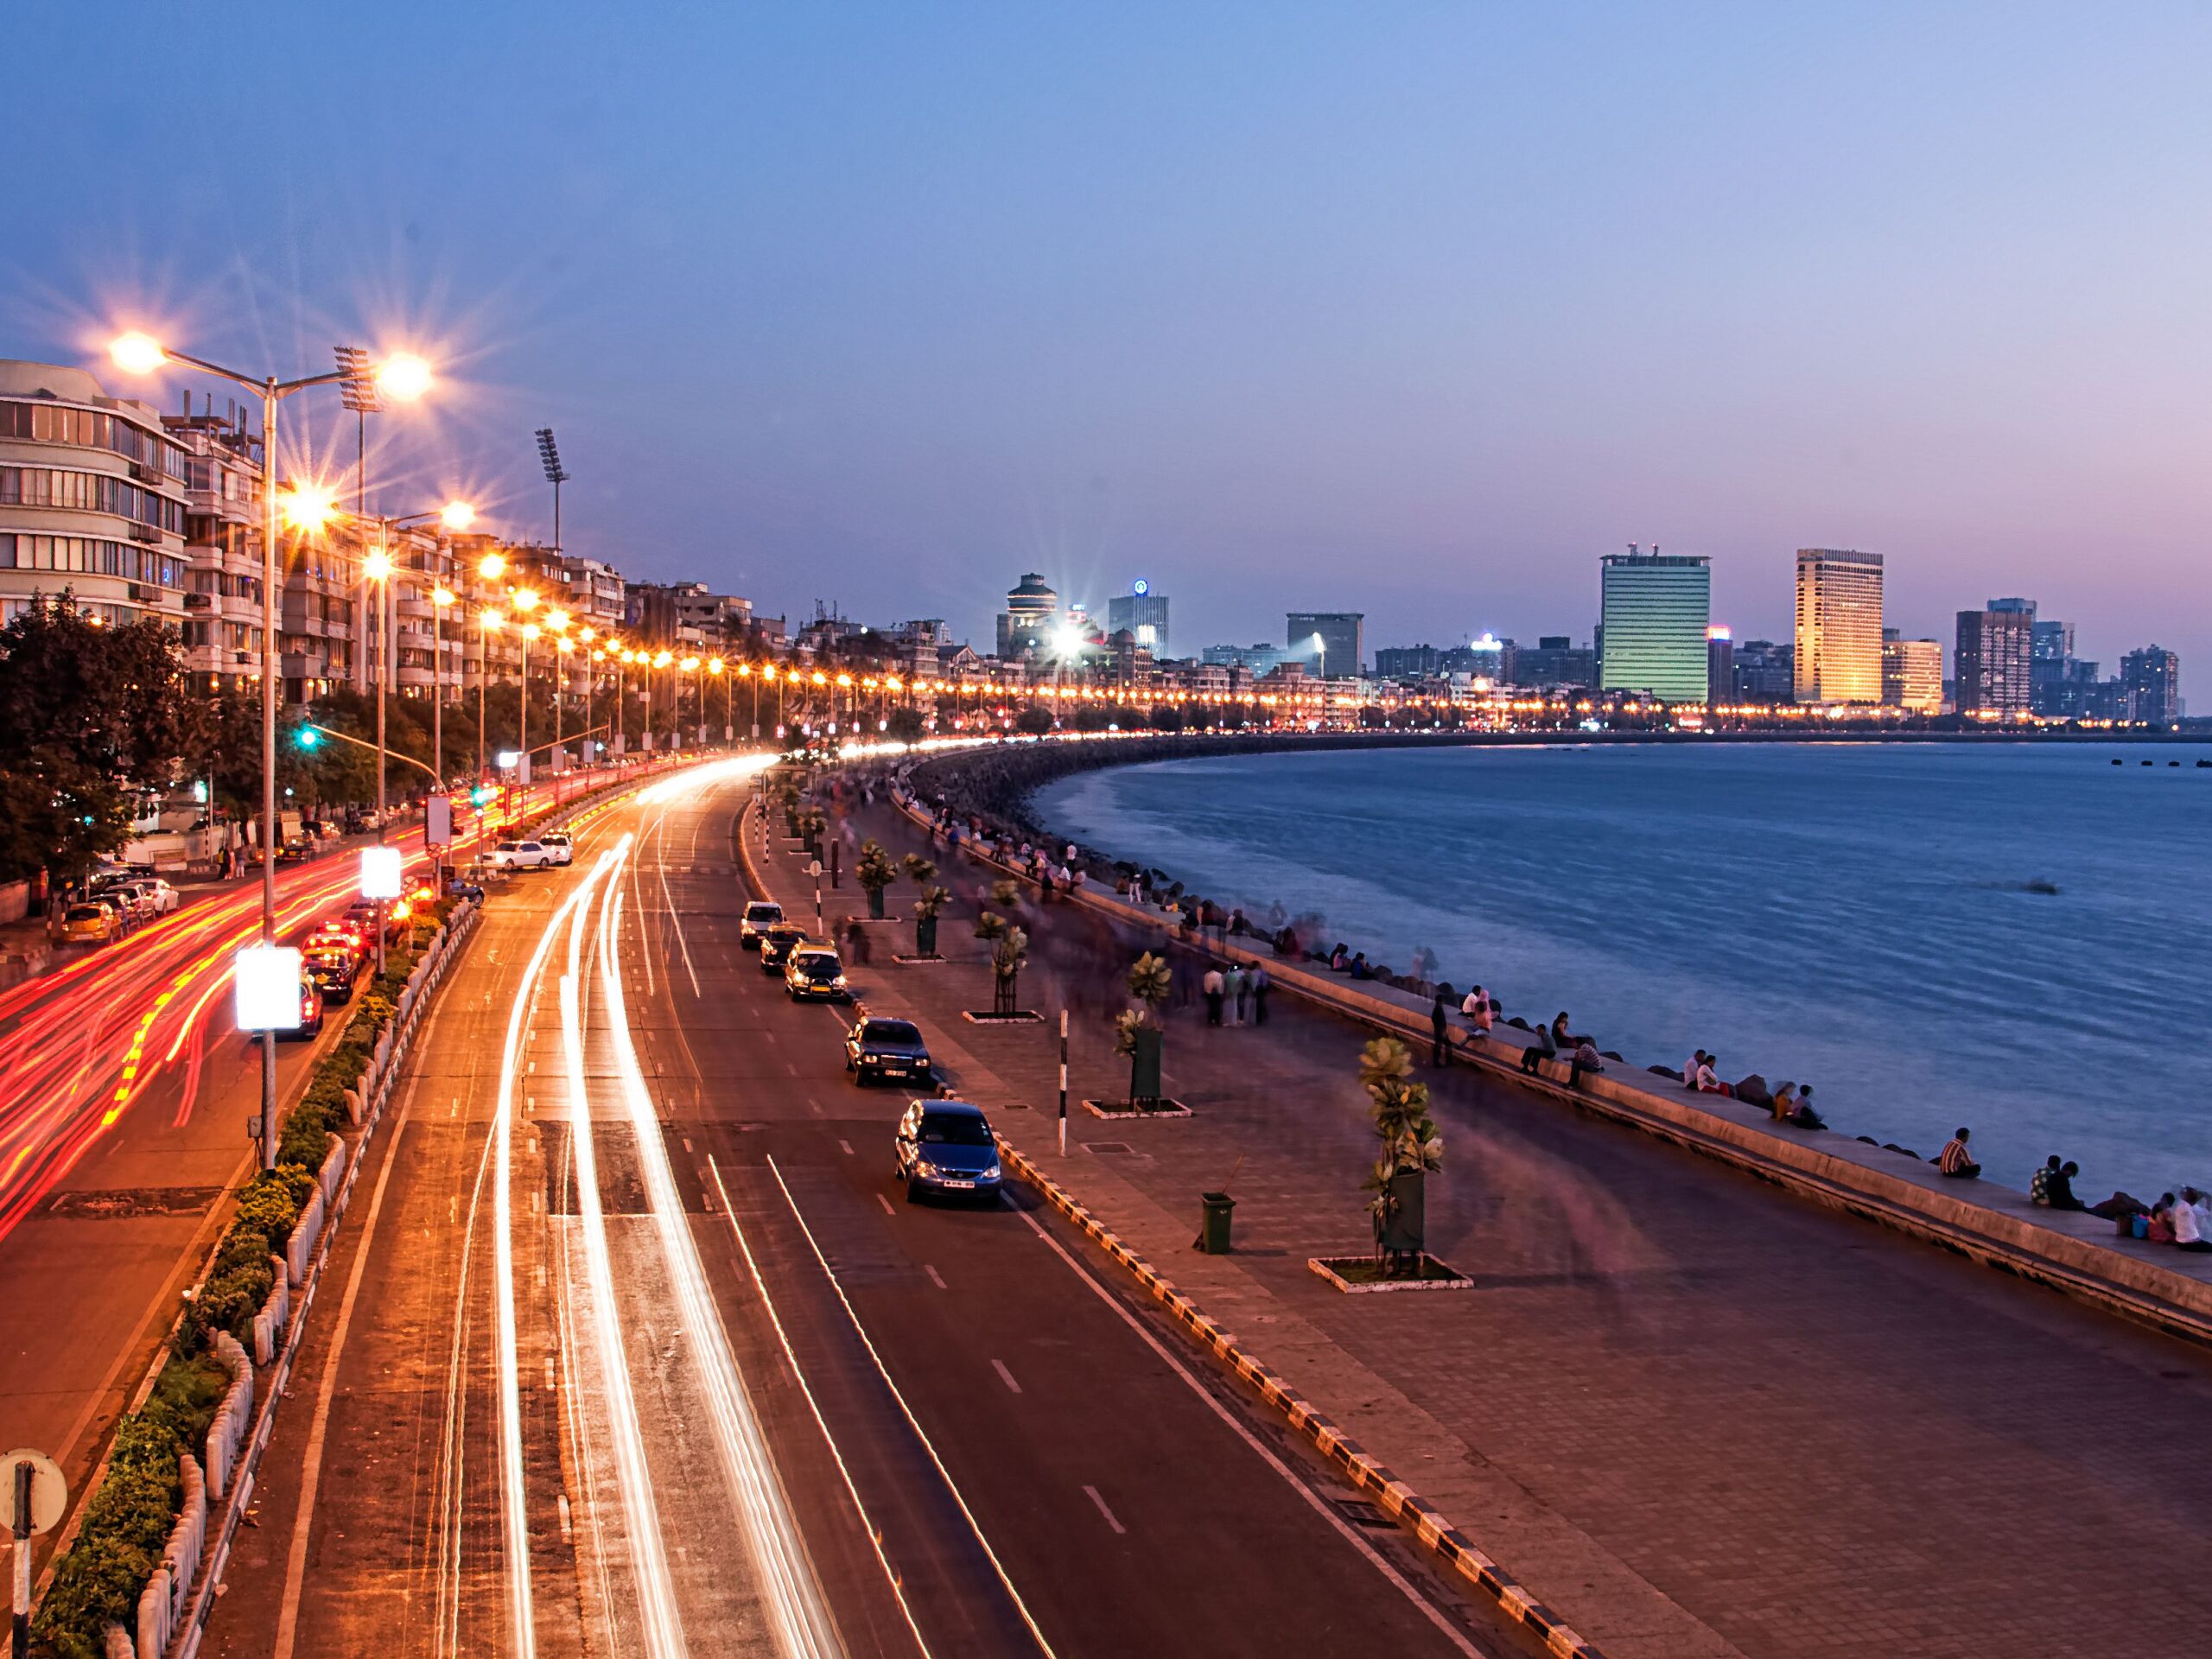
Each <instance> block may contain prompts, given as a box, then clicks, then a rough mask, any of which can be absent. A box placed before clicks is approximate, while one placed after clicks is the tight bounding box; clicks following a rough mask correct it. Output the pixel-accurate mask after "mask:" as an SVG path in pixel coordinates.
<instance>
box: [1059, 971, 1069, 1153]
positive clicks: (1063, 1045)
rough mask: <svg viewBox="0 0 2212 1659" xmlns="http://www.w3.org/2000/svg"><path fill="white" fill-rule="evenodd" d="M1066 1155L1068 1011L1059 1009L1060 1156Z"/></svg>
mask: <svg viewBox="0 0 2212 1659" xmlns="http://www.w3.org/2000/svg"><path fill="white" fill-rule="evenodd" d="M1067 1155H1068V1011H1067V1010H1066V1009H1065V1008H1062V1009H1061V1010H1060V1156H1061V1157H1063V1158H1065V1157H1066V1156H1067Z"/></svg>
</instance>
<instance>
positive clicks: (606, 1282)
mask: <svg viewBox="0 0 2212 1659" xmlns="http://www.w3.org/2000/svg"><path fill="white" fill-rule="evenodd" d="M618 857H619V850H618V851H615V852H606V853H601V855H600V857H599V861H598V863H596V864H595V865H594V866H593V867H592V871H591V874H589V875H588V876H587V877H585V879H584V881H583V884H582V893H590V892H591V891H592V889H593V888H594V887H595V886H596V885H597V884H598V882H599V880H600V878H601V876H602V875H604V874H606V873H607V866H608V865H609V864H610V863H611V862H613V861H615V860H616V859H617V858H618ZM613 891H614V888H613V884H612V883H609V884H608V886H607V889H606V891H605V892H604V893H601V898H600V928H601V931H602V932H603V931H605V929H606V926H607V899H608V896H609V895H611V894H612V893H613ZM584 919H585V911H584V907H583V906H578V907H577V909H576V911H575V917H574V918H573V919H572V920H571V922H570V923H569V970H568V972H567V973H565V974H563V976H561V1048H562V1052H563V1057H564V1058H565V1059H566V1060H567V1062H568V1077H569V1147H570V1148H571V1150H572V1152H573V1154H574V1158H575V1175H576V1213H577V1217H578V1219H579V1220H580V1221H581V1222H582V1227H583V1238H584V1262H585V1268H586V1272H587V1274H588V1277H589V1281H590V1285H591V1323H592V1334H593V1337H594V1346H595V1347H596V1349H597V1351H598V1361H599V1373H600V1376H601V1382H602V1383H603V1384H604V1386H605V1389H606V1393H607V1413H608V1415H609V1416H610V1417H611V1418H612V1420H613V1435H614V1470H615V1479H616V1484H617V1485H618V1486H619V1487H620V1491H621V1493H622V1510H623V1515H624V1524H625V1530H626V1535H627V1536H628V1538H629V1541H630V1567H631V1571H632V1573H633V1574H634V1576H635V1577H636V1579H637V1584H638V1605H639V1614H640V1622H641V1624H643V1626H644V1631H645V1651H646V1652H647V1653H649V1654H652V1655H655V1656H658V1659H683V1655H684V1654H685V1652H686V1651H687V1649H686V1648H685V1644H684V1640H683V1618H682V1616H681V1614H679V1613H678V1611H677V1605H676V1585H675V1581H674V1580H672V1579H671V1576H670V1574H669V1570H668V1554H667V1551H666V1549H665V1548H664V1545H663V1543H662V1541H661V1535H660V1506H659V1504H658V1503H657V1502H655V1500H654V1497H653V1482H652V1471H651V1470H650V1468H649V1467H648V1466H647V1465H646V1461H645V1433H644V1431H643V1430H642V1429H641V1428H640V1427H639V1422H638V1402H637V1396H636V1395H635V1394H634V1393H633V1392H632V1389H631V1386H630V1362H629V1358H628V1355H627V1352H626V1346H625V1344H624V1342H623V1339H622V1325H621V1321H620V1318H619V1317H618V1316H617V1313H616V1310H615V1306H614V1266H613V1261H612V1259H611V1258H610V1257H609V1255H608V1254H607V1217H606V1214H605V1212H604V1211H603V1210H602V1209H601V1205H600V1198H599V1155H598V1150H597V1147H595V1146H594V1137H593V1134H592V1122H591V1092H590V1090H589V1089H588V1087H587V1086H586V1085H585V1082H584V1030H583V1016H582V1010H581V1007H580V1006H579V997H578V994H577V985H578V976H579V974H580V972H581V970H582V964H581V962H580V957H581V955H582V949H583V928H584Z"/></svg>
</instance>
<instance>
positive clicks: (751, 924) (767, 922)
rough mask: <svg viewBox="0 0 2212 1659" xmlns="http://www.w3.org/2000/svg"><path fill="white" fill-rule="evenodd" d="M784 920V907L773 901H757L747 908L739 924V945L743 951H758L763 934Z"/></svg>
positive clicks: (754, 900)
mask: <svg viewBox="0 0 2212 1659" xmlns="http://www.w3.org/2000/svg"><path fill="white" fill-rule="evenodd" d="M783 919H784V907H783V906H781V905H779V904H778V903H776V901H775V900H774V899H753V901H752V902H751V903H750V904H748V905H747V906H746V907H745V914H744V916H743V917H741V918H740V919H739V921H738V924H737V944H738V948H739V949H740V950H759V949H760V938H761V936H762V935H763V934H765V933H766V932H767V931H768V930H769V929H770V928H772V927H773V926H774V925H776V924H777V923H778V922H780V921H782V920H783Z"/></svg>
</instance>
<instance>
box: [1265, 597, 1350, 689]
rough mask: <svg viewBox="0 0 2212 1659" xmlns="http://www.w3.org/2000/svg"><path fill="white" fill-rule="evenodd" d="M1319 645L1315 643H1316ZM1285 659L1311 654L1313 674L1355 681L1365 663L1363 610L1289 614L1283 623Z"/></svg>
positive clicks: (1294, 612)
mask: <svg viewBox="0 0 2212 1659" xmlns="http://www.w3.org/2000/svg"><path fill="white" fill-rule="evenodd" d="M1317 639H1318V640H1319V643H1318V644H1317V643H1316V640H1317ZM1283 641H1284V643H1285V645H1287V646H1288V647H1289V649H1288V650H1287V651H1286V652H1284V653H1283V654H1284V655H1285V656H1286V657H1297V656H1300V655H1301V654H1303V653H1307V652H1311V653H1312V654H1313V659H1314V666H1313V671H1314V672H1315V673H1317V674H1325V675H1326V676H1327V677H1329V678H1331V679H1332V680H1348V679H1355V678H1357V677H1358V675H1359V671H1360V664H1362V663H1363V662H1364V661H1366V650H1367V613H1365V612H1364V611H1293V612H1291V613H1289V615H1288V616H1287V619H1286V620H1285V626H1284V629H1283Z"/></svg>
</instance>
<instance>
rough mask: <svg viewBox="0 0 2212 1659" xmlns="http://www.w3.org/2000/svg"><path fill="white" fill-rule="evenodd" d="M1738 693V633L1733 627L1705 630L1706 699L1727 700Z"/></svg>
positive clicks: (1711, 700) (1708, 700)
mask: <svg viewBox="0 0 2212 1659" xmlns="http://www.w3.org/2000/svg"><path fill="white" fill-rule="evenodd" d="M1735 695H1736V634H1735V631H1734V630H1733V629H1732V628H1707V630H1706V631H1705V700H1706V701H1707V702H1727V701H1728V699H1729V698H1731V697H1732V696H1735Z"/></svg>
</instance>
